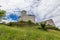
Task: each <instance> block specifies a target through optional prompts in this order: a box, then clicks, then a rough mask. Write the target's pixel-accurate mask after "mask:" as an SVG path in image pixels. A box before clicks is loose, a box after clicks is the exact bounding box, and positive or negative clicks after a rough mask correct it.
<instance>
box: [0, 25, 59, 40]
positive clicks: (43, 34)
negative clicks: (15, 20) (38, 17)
mask: <svg viewBox="0 0 60 40" xmlns="http://www.w3.org/2000/svg"><path fill="white" fill-rule="evenodd" d="M0 40H60V32H59V31H55V30H48V31H44V30H40V29H38V28H37V27H9V26H6V25H0Z"/></svg>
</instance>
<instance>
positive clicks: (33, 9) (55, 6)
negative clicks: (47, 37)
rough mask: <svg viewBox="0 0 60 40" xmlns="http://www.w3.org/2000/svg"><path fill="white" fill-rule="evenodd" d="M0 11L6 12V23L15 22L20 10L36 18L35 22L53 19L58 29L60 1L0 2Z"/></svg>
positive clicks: (18, 0) (26, 0)
mask: <svg viewBox="0 0 60 40" xmlns="http://www.w3.org/2000/svg"><path fill="white" fill-rule="evenodd" d="M0 6H1V7H0V9H4V10H6V11H7V13H6V15H7V16H6V18H7V20H5V21H6V22H10V21H17V20H18V19H19V16H21V13H20V12H21V10H27V12H28V14H32V15H35V16H36V22H40V21H44V20H48V19H53V21H54V23H55V25H56V26H57V27H60V0H0Z"/></svg>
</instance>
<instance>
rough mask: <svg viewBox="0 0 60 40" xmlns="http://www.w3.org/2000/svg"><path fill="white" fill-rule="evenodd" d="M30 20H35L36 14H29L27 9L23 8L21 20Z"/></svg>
mask: <svg viewBox="0 0 60 40" xmlns="http://www.w3.org/2000/svg"><path fill="white" fill-rule="evenodd" d="M29 20H30V21H32V22H35V16H34V15H28V14H27V11H26V10H22V11H21V17H20V21H29Z"/></svg>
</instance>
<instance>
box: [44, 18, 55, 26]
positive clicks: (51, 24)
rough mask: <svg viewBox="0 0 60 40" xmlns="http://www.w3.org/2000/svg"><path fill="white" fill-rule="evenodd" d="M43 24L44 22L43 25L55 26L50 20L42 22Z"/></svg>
mask: <svg viewBox="0 0 60 40" xmlns="http://www.w3.org/2000/svg"><path fill="white" fill-rule="evenodd" d="M43 22H45V24H46V25H48V26H49V25H50V26H55V24H54V21H53V20H52V19H49V20H46V21H43Z"/></svg>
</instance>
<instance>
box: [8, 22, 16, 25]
mask: <svg viewBox="0 0 60 40" xmlns="http://www.w3.org/2000/svg"><path fill="white" fill-rule="evenodd" d="M7 25H8V26H16V23H15V22H10V23H8V24H7Z"/></svg>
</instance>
